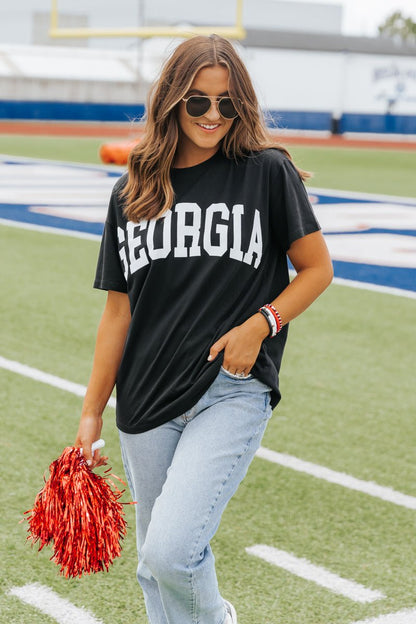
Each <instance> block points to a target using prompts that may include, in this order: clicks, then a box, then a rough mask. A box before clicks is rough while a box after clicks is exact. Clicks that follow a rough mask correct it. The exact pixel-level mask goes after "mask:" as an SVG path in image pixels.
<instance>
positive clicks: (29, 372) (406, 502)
mask: <svg viewBox="0 0 416 624" xmlns="http://www.w3.org/2000/svg"><path fill="white" fill-rule="evenodd" d="M0 368H4V369H6V370H8V371H11V372H13V373H17V374H18V375H23V376H24V377H29V378H30V379H34V380H35V381H40V382H41V383H45V384H48V385H50V386H54V387H55V388H59V389H60V390H65V392H71V393H72V394H75V395H77V396H80V397H83V396H84V395H85V392H86V390H87V388H86V387H85V386H82V385H81V384H77V383H73V382H72V381H68V380H67V379H62V377H57V376H56V375H51V374H50V373H44V372H43V371H41V370H39V369H37V368H32V367H31V366H26V364H21V363H20V362H16V361H15V360H8V359H7V358H5V357H2V356H1V355H0ZM107 405H108V406H109V407H116V399H115V398H114V397H110V399H109V401H108V403H107ZM256 455H257V457H259V458H260V459H266V460H267V461H270V462H272V463H274V464H279V465H280V466H284V467H285V468H290V469H291V470H296V471H297V472H303V473H305V474H308V475H311V476H313V477H316V478H317V479H322V480H324V481H328V482H329V483H335V484H337V485H341V486H343V487H345V488H348V489H350V490H356V491H358V492H363V493H364V494H368V495H369V496H373V497H374V498H380V499H381V500H384V501H387V502H389V503H393V504H395V505H399V506H400V507H406V508H407V509H416V497H415V496H410V495H408V494H403V493H402V492H398V491H397V490H393V489H392V488H389V487H385V486H383V485H378V484H377V483H374V482H373V481H363V480H362V479H357V478H356V477H352V476H351V475H349V474H346V473H344V472H336V471H335V470H332V469H331V468H326V467H325V466H320V465H319V464H313V463H312V462H308V461H305V460H303V459H299V458H298V457H294V456H293V455H287V454H286V453H278V452H277V451H272V450H270V449H267V448H265V447H264V446H261V447H260V448H259V450H258V451H257V453H256ZM415 624H416V623H415Z"/></svg>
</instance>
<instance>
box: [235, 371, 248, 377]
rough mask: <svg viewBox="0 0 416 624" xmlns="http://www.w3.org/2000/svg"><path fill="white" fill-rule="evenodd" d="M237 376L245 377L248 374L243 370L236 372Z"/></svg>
mask: <svg viewBox="0 0 416 624" xmlns="http://www.w3.org/2000/svg"><path fill="white" fill-rule="evenodd" d="M235 376H236V377H245V376H246V374H245V373H244V372H242V373H235Z"/></svg>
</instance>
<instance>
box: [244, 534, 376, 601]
mask: <svg viewBox="0 0 416 624" xmlns="http://www.w3.org/2000/svg"><path fill="white" fill-rule="evenodd" d="M246 552H247V553H248V554H249V555H254V556H255V557H259V558H260V559H263V560H264V561H267V562H268V563H271V564H273V565H275V566H278V567H279V568H283V569H284V570H286V571H287V572H291V573H292V574H295V575H296V576H299V577H300V578H303V579H305V580H307V581H312V582H313V583H316V584H317V585H320V586H321V587H325V589H329V590H330V591H332V592H334V593H336V594H340V595H341V596H345V597H346V598H349V599H350V600H354V601H355V602H362V603H366V602H374V601H375V600H381V599H382V598H385V595H384V594H382V593H381V592H379V591H376V590H373V589H368V588H367V587H364V585H361V584H360V583H356V582H355V581H350V580H348V579H344V578H342V577H341V576H338V574H334V573H333V572H330V571H329V570H326V569H325V568H323V567H321V566H317V565H315V564H313V563H311V562H310V561H308V560H307V559H303V558H300V557H295V555H292V554H291V553H288V552H286V551H284V550H278V549H277V548H273V547H272V546H266V545H265V544H256V545H255V546H250V547H249V548H246Z"/></svg>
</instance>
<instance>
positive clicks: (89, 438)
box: [75, 414, 108, 468]
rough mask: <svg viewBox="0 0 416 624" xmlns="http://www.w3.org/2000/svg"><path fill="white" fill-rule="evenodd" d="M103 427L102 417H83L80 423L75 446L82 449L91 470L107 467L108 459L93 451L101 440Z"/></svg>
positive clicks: (98, 451)
mask: <svg viewBox="0 0 416 624" xmlns="http://www.w3.org/2000/svg"><path fill="white" fill-rule="evenodd" d="M102 426H103V419H102V416H94V415H89V414H88V415H82V416H81V420H80V423H79V428H78V433H77V437H76V440H75V446H77V447H78V448H82V454H83V456H84V457H85V459H86V460H87V462H88V465H89V466H90V467H91V468H98V466H105V465H106V464H107V459H108V457H105V456H103V457H101V455H100V450H99V449H97V450H96V451H94V454H93V453H92V451H91V445H92V443H93V442H96V441H97V440H99V439H100V436H101V429H102Z"/></svg>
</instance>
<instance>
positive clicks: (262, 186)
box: [94, 149, 319, 433]
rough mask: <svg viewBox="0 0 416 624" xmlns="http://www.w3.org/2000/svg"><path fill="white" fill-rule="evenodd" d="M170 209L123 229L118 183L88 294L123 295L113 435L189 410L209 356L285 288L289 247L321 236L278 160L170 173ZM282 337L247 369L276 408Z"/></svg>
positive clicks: (271, 156)
mask: <svg viewBox="0 0 416 624" xmlns="http://www.w3.org/2000/svg"><path fill="white" fill-rule="evenodd" d="M171 179H172V184H173V188H174V191H175V204H174V206H173V207H172V209H171V210H169V211H168V212H167V213H165V215H164V216H163V217H161V218H159V219H152V220H149V221H146V220H142V221H140V222H139V223H133V222H127V221H126V219H125V217H124V215H123V202H122V201H121V200H120V197H119V192H120V190H121V189H122V188H123V186H124V185H125V183H126V180H127V175H124V176H123V177H122V178H120V180H118V182H117V183H116V184H115V186H114V189H113V193H112V196H111V200H110V204H109V209H108V215H107V220H106V223H105V229H104V233H103V239H102V243H101V249H100V255H99V259H98V266H97V273H96V279H95V282H94V286H95V288H101V289H104V290H116V291H120V292H127V293H128V296H129V300H130V307H131V314H132V319H131V324H130V328H129V331H128V335H127V340H126V345H125V348H124V353H123V357H122V361H121V364H120V368H119V371H118V375H117V383H116V386H117V426H118V427H119V429H121V430H122V431H124V432H126V433H140V432H143V431H147V430H149V429H152V428H154V427H157V426H158V425H161V424H162V423H164V422H167V421H168V420H171V419H173V418H176V417H177V416H179V415H180V414H182V413H184V412H185V411H187V410H189V409H190V408H191V407H193V405H195V403H196V402H197V401H198V400H199V399H200V398H201V396H202V395H203V394H204V393H205V392H206V390H207V389H208V388H209V386H210V385H211V384H212V382H213V381H214V379H215V377H216V376H217V374H218V371H219V369H220V366H221V363H222V359H223V354H222V353H220V355H219V356H218V357H217V358H216V359H215V360H214V361H213V362H208V361H207V357H208V353H209V350H210V347H211V345H212V344H213V343H214V342H215V341H216V340H218V338H219V337H220V336H222V335H223V334H225V333H226V332H227V331H229V330H230V329H231V328H233V327H235V326H236V325H240V324H241V323H243V322H244V321H245V320H247V319H248V318H249V317H250V316H251V315H253V314H254V313H255V312H256V311H257V310H258V308H259V307H260V306H262V305H264V304H265V303H269V302H270V301H272V300H273V299H274V298H275V297H276V296H277V295H278V294H279V293H280V292H281V291H282V290H283V289H284V288H285V287H286V286H287V284H288V283H289V276H288V267H287V257H286V252H287V250H288V249H289V247H290V245H291V243H292V242H293V241H295V240H297V239H298V238H301V237H302V236H305V235H306V234H310V233H311V232H314V231H316V230H318V229H319V225H318V223H317V221H316V219H315V216H314V214H313V211H312V208H311V205H310V203H309V200H308V197H307V194H306V190H305V187H304V185H303V183H302V181H301V179H300V177H299V174H298V173H297V171H296V169H295V168H294V166H293V165H292V163H291V162H290V160H288V159H287V158H286V157H285V156H284V155H283V154H282V152H280V151H279V150H277V149H267V150H264V151H261V152H258V153H254V154H251V155H249V156H247V157H245V158H243V159H240V160H238V161H235V160H230V159H227V158H226V157H225V156H224V155H223V154H222V152H221V150H220V151H218V152H217V153H216V154H215V155H214V156H212V157H211V158H210V159H208V160H206V161H205V162H203V163H200V164H199V165H195V166H194V167H188V168H185V169H172V172H171ZM286 337H287V326H285V327H284V328H283V330H282V331H281V332H280V333H279V334H278V335H277V336H276V337H275V338H266V339H265V340H264V342H263V344H262V347H261V350H260V353H259V356H258V358H257V361H256V363H255V365H254V367H253V369H252V371H251V372H252V373H253V375H254V376H255V377H257V378H258V379H260V380H261V381H262V382H264V383H265V384H267V385H268V386H269V387H270V388H271V390H272V393H271V402H272V407H274V406H275V405H276V404H277V403H278V401H279V399H280V392H279V368H280V364H281V359H282V355H283V349H284V345H285V342H286Z"/></svg>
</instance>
